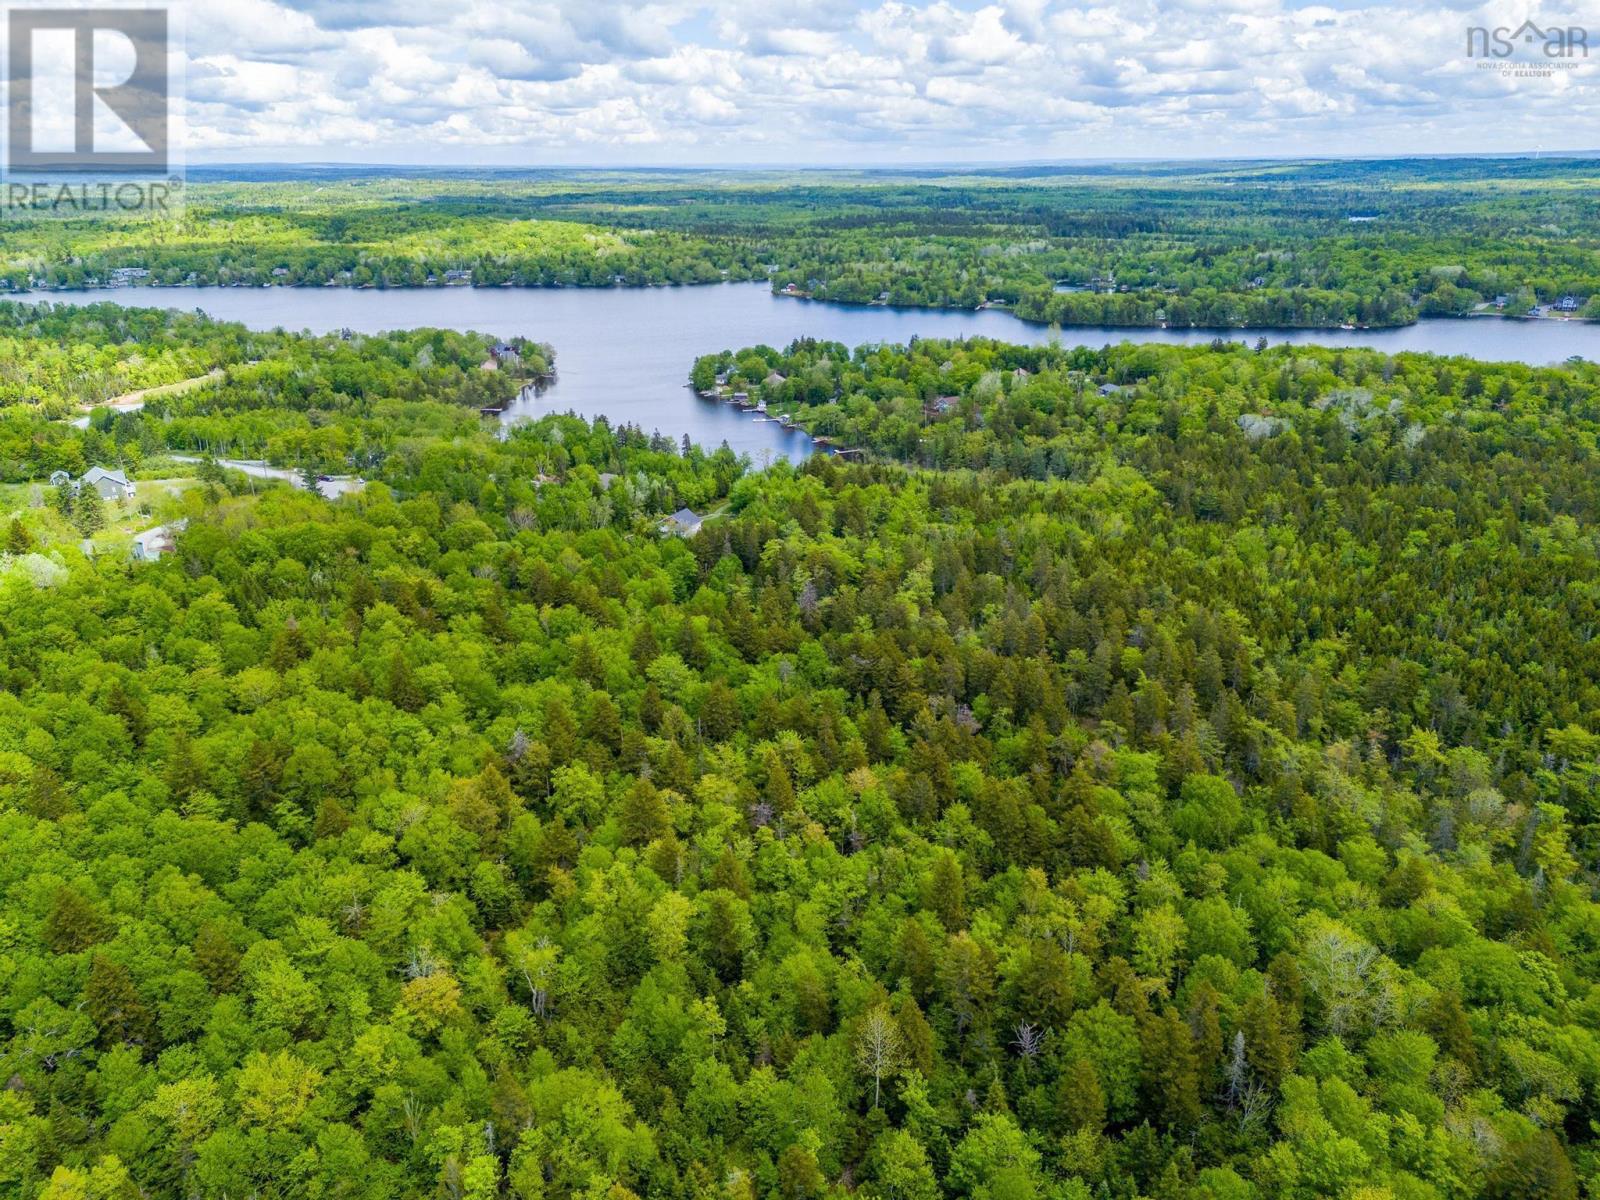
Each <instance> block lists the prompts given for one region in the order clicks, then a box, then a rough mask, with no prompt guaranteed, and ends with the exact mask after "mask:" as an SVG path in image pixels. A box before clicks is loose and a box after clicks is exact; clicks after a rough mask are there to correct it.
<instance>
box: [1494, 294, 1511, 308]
mask: <svg viewBox="0 0 1600 1200" xmlns="http://www.w3.org/2000/svg"><path fill="white" fill-rule="evenodd" d="M1510 303H1511V297H1510V296H1507V295H1505V294H1504V293H1501V294H1500V295H1498V296H1496V297H1495V298H1494V306H1495V307H1496V308H1504V307H1505V306H1506V305H1507V304H1510Z"/></svg>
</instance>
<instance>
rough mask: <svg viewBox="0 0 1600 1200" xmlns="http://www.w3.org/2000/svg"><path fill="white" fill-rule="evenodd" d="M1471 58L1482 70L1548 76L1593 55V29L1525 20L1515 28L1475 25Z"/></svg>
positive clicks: (1471, 32) (1471, 31) (1470, 35)
mask: <svg viewBox="0 0 1600 1200" xmlns="http://www.w3.org/2000/svg"><path fill="white" fill-rule="evenodd" d="M1467 57H1468V58H1470V59H1472V60H1474V61H1475V62H1476V64H1477V66H1478V69H1479V70H1487V71H1497V72H1499V73H1501V74H1504V75H1509V76H1515V77H1527V78H1548V77H1551V76H1554V75H1555V74H1556V73H1557V72H1558V71H1570V70H1572V69H1574V68H1575V67H1577V66H1579V65H1581V64H1583V63H1584V62H1585V61H1587V59H1588V57H1589V31H1588V29H1587V28H1585V27H1584V26H1582V25H1554V24H1552V25H1545V26H1540V25H1538V24H1536V23H1535V22H1533V21H1524V22H1522V24H1520V25H1517V26H1515V27H1513V26H1510V25H1500V26H1496V27H1494V28H1490V27H1488V26H1486V25H1474V26H1472V27H1471V28H1469V29H1468V30H1467Z"/></svg>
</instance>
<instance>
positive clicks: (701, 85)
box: [102, 0, 1600, 166]
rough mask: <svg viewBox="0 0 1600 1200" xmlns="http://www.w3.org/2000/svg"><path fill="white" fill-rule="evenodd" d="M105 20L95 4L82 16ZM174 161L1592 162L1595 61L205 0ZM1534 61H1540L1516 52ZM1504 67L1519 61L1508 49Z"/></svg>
mask: <svg viewBox="0 0 1600 1200" xmlns="http://www.w3.org/2000/svg"><path fill="white" fill-rule="evenodd" d="M102 2H103V0H102ZM175 11H177V12H178V14H179V24H181V25H182V26H183V40H184V52H183V59H184V64H183V65H184V70H185V75H186V82H185V90H186V92H187V102H186V105H185V116H184V124H185V126H186V131H185V136H184V141H185V144H186V146H187V155H188V159H189V161H190V162H191V163H207V162H228V161H232V162H366V163H397V164H410V165H460V166H466V165H485V164H496V165H504V166H566V165H594V166H600V165H608V166H632V165H700V164H708V165H711V164H729V165H734V164H749V165H763V164H784V165H787V164H828V165H846V166H849V165H871V164H911V163H919V164H920V163H938V162H949V163H974V162H985V163H992V162H1034V161H1059V160H1072V159H1081V158H1205V157H1219V156H1224V157H1239V156H1244V157H1279V156H1285V157H1297V156H1315V155H1390V154H1413V153H1458V154H1470V153H1483V152H1523V151H1549V152H1557V151H1562V150H1578V149H1593V148H1594V147H1595V146H1596V145H1600V135H1597V134H1596V133H1595V130H1596V128H1597V125H1596V118H1597V117H1600V10H1596V11H1594V12H1592V13H1591V14H1590V16H1591V19H1592V20H1593V21H1594V22H1595V31H1594V36H1593V38H1592V39H1590V40H1592V41H1593V42H1594V44H1595V48H1594V51H1593V59H1592V61H1591V60H1589V59H1587V58H1584V57H1583V56H1581V55H1579V54H1574V55H1573V56H1572V58H1571V59H1570V60H1557V61H1567V63H1568V65H1569V66H1570V69H1562V70H1555V71H1550V72H1548V73H1544V72H1539V71H1522V72H1518V71H1515V70H1507V69H1498V68H1500V64H1495V66H1494V68H1489V67H1486V66H1485V65H1484V62H1483V60H1481V59H1474V58H1471V57H1469V56H1468V32H1467V31H1468V29H1469V28H1471V27H1473V26H1482V27H1485V28H1490V29H1492V28H1496V27H1500V28H1507V29H1511V28H1515V27H1517V26H1519V25H1521V24H1522V22H1523V21H1524V20H1527V19H1532V20H1533V21H1534V22H1535V23H1536V24H1538V25H1539V26H1540V27H1541V28H1545V27H1549V26H1552V25H1555V26H1561V27H1566V26H1580V25H1581V24H1582V22H1583V19H1584V17H1583V14H1582V12H1581V11H1580V10H1579V9H1577V8H1574V7H1571V6H1553V5H1534V4H1527V3H1520V2H1513V3H1502V4H1487V5H1468V4H1459V5H1453V4H1440V3H1420V2H1417V0H1398V2H1395V3H1383V4H1351V3H1333V4H1306V3H1294V2H1288V3H1285V2H1282V0H1175V2H1174V0H1168V2H1165V3H1153V2H1148V0H1135V2H1131V3H1118V4H1110V5H1099V6H1095V5H1084V4H1076V3H1057V2H1055V0H996V2H992V3H991V2H977V3H973V2H951V0H935V2H931V3H928V2H919V3H910V2H905V0H716V2H713V3H694V2H687V0H686V2H682V3H680V2H678V0H665V2H662V3H648V2H647V3H642V4H622V3H610V2H607V0H584V2H569V0H494V2H493V3H486V2H483V0H444V2H442V3H431V4H421V3H415V2H413V3H405V4H399V3H388V2H383V0H203V2H201V3H194V4H187V3H180V4H179V5H176V6H175ZM1534 57H1536V58H1537V57H1540V56H1534ZM1514 58H1515V60H1516V61H1522V62H1526V61H1531V60H1530V59H1529V58H1528V52H1527V51H1525V50H1523V49H1521V48H1519V50H1518V52H1517V54H1516V55H1515V56H1514Z"/></svg>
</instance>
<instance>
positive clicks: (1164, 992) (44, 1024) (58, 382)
mask: <svg viewBox="0 0 1600 1200" xmlns="http://www.w3.org/2000/svg"><path fill="white" fill-rule="evenodd" d="M591 203H595V204H599V203H601V201H599V200H596V201H591ZM1571 203H1572V204H1573V205H1575V206H1579V207H1581V206H1582V205H1586V204H1588V203H1590V201H1588V200H1586V199H1582V198H1577V199H1574V200H1573V201H1572V202H1571ZM1472 269H1474V270H1477V269H1480V268H1478V267H1473V268H1472ZM1562 286H1565V285H1564V284H1563V285H1562ZM510 332H512V331H496V330H486V331H484V332H483V333H481V334H462V333H451V332H447V331H440V330H414V331H407V332H398V333H392V334H383V335H372V336H367V335H358V334H335V335H331V336H327V337H313V336H308V335H297V334H290V333H283V332H275V333H257V332H252V331H249V330H246V329H244V328H243V327H242V326H237V325H228V324H222V323H217V322H213V321H209V320H206V319H204V318H202V317H199V316H194V315H180V314H173V313H166V312H158V311H154V310H124V309H119V308H116V307H114V306H110V305H91V306H88V307H82V308H76V307H69V306H42V307H32V306H24V305H4V306H0V500H4V502H5V508H4V511H3V512H0V521H3V533H4V543H5V544H4V553H3V554H0V846H3V853H0V887H3V889H4V890H3V893H0V894H3V896H4V903H3V905H0V1080H3V1081H4V1086H3V1088H0V1190H3V1191H4V1192H5V1194H8V1195H17V1196H19V1197H24V1198H25V1200H36V1198H37V1200H78V1198H80V1197H82V1198H92V1200H124V1198H127V1200H133V1198H135V1197H205V1198H207V1200H210V1198H216V1200H222V1198H224V1197H232V1198H237V1197H243V1196H255V1197H284V1198H288V1197H306V1196H310V1197H359V1198H371V1200H380V1198H389V1197H394V1198H402V1197H419V1198H420V1197H471V1198H472V1200H487V1198H490V1197H500V1196H508V1197H517V1198H519V1200H564V1198H569V1197H570V1198H578V1197H588V1198H597V1200H598V1198H602V1197H603V1198H605V1200H627V1198H628V1197H633V1196H637V1197H642V1198H654V1197H682V1198H684V1200H689V1198H700V1197H719V1198H725V1200H821V1198H823V1197H833V1198H843V1197H846V1196H850V1195H859V1196H862V1197H872V1198H881V1200H940V1198H944V1197H949V1198H951V1200H1035V1198H1037V1200H1093V1198H1099V1197H1117V1198H1128V1200H1133V1198H1135V1197H1148V1198H1150V1200H1176V1198H1180V1197H1194V1198H1196V1200H1269V1198H1272V1200H1276V1198H1280V1197H1281V1198H1289V1200H1302V1198H1303V1200H1313V1198H1319V1197H1338V1198H1341V1200H1346V1198H1348V1200H1356V1198H1360V1200H1446V1198H1454V1197H1489V1198H1493V1200H1524V1198H1530V1197H1531V1198H1549V1200H1578V1198H1579V1197H1580V1196H1593V1195H1594V1194H1595V1189H1596V1188H1597V1187H1600V1152H1597V1149H1596V1128H1597V1124H1596V1123H1597V1121H1600V1037H1597V1033H1596V1030H1597V1028H1600V989H1597V987H1596V983H1597V980H1600V943H1597V939H1596V931H1597V930H1600V906H1597V902H1596V851H1597V848H1600V813H1597V810H1596V796H1597V791H1596V788H1597V783H1600V690H1597V689H1600V660H1597V650H1596V642H1595V632H1596V629H1597V627H1600V626H1597V622H1600V546H1597V543H1596V535H1595V528H1596V519H1597V516H1600V511H1597V510H1600V471H1597V469H1596V468H1597V466H1600V464H1597V460H1596V454H1597V449H1596V434H1597V432H1600V409H1597V407H1596V399H1595V397H1596V396H1597V394H1600V387H1597V385H1600V377H1597V374H1596V372H1597V370H1600V368H1596V367H1595V366H1593V365H1591V364H1587V363H1570V364H1566V365H1562V366H1556V367H1548V368H1531V367H1522V366H1515V365H1504V364H1487V363H1476V362H1472V361H1469V360H1465V359H1439V358H1433V357H1429V356H1421V355H1399V356H1392V357H1391V356H1385V355H1380V354H1376V353H1373V352H1370V351H1331V350H1317V349H1311V348H1306V347H1276V348H1261V349H1251V348H1247V347H1244V346H1233V345H1226V344H1218V345H1216V346H1213V347H1204V346H1202V347H1197V348H1180V347H1158V346H1142V347H1136V346H1129V345H1123V346H1115V347H1109V348H1106V349H1104V350H1100V351H1068V350H1064V349H1061V348H1055V347H1023V346H1013V345H1007V344H1003V343H995V342H982V341H969V342H937V343H935V342H921V343H917V344H915V345H912V346H882V347H862V348H850V347H845V346H841V345H835V344H827V343H816V342H799V343H796V344H794V345H792V346H789V347H786V348H783V349H774V348H766V347H756V348H739V349H731V350H729V351H728V352H727V353H724V354H718V355H713V356H710V357H708V358H705V359H702V360H700V361H699V362H696V363H693V364H691V363H689V362H687V361H686V362H685V363H684V368H685V371H686V372H687V371H690V369H691V367H692V380H693V382H694V383H695V385H696V386H697V387H700V388H703V389H704V390H709V391H713V392H715V390H716V389H718V388H727V389H729V390H730V391H731V390H733V389H735V388H737V389H740V390H745V391H747V392H748V394H750V395H752V396H757V397H760V398H761V399H763V400H765V401H766V402H767V405H768V411H769V412H773V413H783V414H785V415H788V416H789V417H790V419H792V420H794V421H796V422H798V423H800V424H802V425H803V426H805V427H807V428H809V429H811V430H813V431H814V432H815V433H816V434H818V435H819V436H822V437H828V438H831V439H833V440H834V441H835V442H836V443H837V444H838V445H839V446H841V447H846V448H849V449H853V450H857V451H859V452H860V453H859V454H858V455H855V456H852V458H851V459H850V460H845V459H841V458H839V457H834V456H830V455H826V454H819V455H816V456H814V457H813V458H811V459H810V460H808V461H807V462H806V463H804V464H803V465H800V466H795V465H791V464H787V463H778V464H777V465H775V466H773V467H771V468H769V469H766V470H763V471H759V472H758V471H752V470H751V469H750V464H748V463H747V462H743V461H741V460H739V459H738V458H737V457H736V456H734V455H733V454H732V453H731V452H729V451H727V450H726V449H710V448H700V447H694V446H680V445H678V444H676V443H675V442H673V441H672V440H670V439H667V438H664V437H661V436H659V435H656V434H654V431H646V430H641V429H637V428H632V427H625V426H617V427H613V426H612V425H611V424H609V423H607V422H605V421H604V420H600V421H596V422H594V423H592V424H588V423H585V422H582V421H579V420H577V419H575V418H572V417H563V416H549V417H546V418H544V419H542V420H539V421H537V422H531V423H525V424H521V425H517V426H513V427H511V428H509V429H506V430H501V429H500V428H499V427H498V425H497V424H496V423H494V422H493V421H491V420H487V419H486V418H485V417H484V416H483V415H482V410H484V409H486V408H490V409H492V408H494V407H496V406H498V405H500V404H503V403H504V401H505V400H506V399H507V398H508V397H509V396H510V395H512V394H513V393H514V392H515V391H517V390H518V389H520V388H522V387H525V386H528V385H529V384H532V383H537V382H538V381H539V380H541V379H547V378H548V377H549V374H550V372H551V371H552V370H553V369H555V366H556V364H557V363H558V362H559V352H560V347H559V346H557V347H555V348H554V349H553V350H551V349H550V348H548V347H544V346H542V345H540V344H539V343H538V342H537V341H534V340H530V339H529V338H527V337H524V338H507V334H509V333H510ZM532 332H533V334H534V335H535V336H536V335H537V331H532ZM183 383H189V384H190V385H191V386H187V387H184V388H182V389H179V390H165V391H154V392H148V393H146V398H145V399H144V401H143V407H142V408H132V407H128V406H126V405H123V406H114V405H111V404H109V403H108V402H109V401H113V400H115V399H117V398H118V397H121V396H124V395H125V394H127V393H129V392H133V391H144V390H145V389H159V388H171V386H172V385H176V384H183ZM82 410H88V411H87V412H86V414H85V415H86V416H87V420H86V421H84V422H82V423H81V424H73V423H72V421H71V420H70V418H71V416H72V414H73V413H75V412H78V411H82ZM246 458H248V459H261V460H264V461H266V462H268V463H270V464H273V465H276V466H278V467H281V468H285V469H287V470H290V471H293V472H297V473H298V475H299V479H298V481H299V482H301V483H302V486H300V487H294V486H289V484H288V483H279V482H273V481H271V480H262V479H258V478H255V477H252V476H249V475H246V474H244V473H241V472H239V471H237V470H233V469H230V468H228V467H227V466H225V465H224V464H223V461H222V460H224V459H226V460H230V461H231V460H236V459H246ZM189 460H195V461H189ZM94 466H101V467H102V468H106V469H115V470H117V471H121V472H125V473H126V475H127V477H128V479H129V480H130V481H131V483H132V484H134V485H136V488H137V490H136V491H134V490H130V492H129V493H128V495H127V496H126V497H125V498H113V499H111V500H107V501H104V502H102V501H101V500H99V499H96V498H92V491H91V492H86V491H85V490H84V488H85V486H86V485H85V484H84V480H85V479H86V478H87V475H86V474H85V472H87V471H88V470H89V469H90V468H92V467H94ZM333 472H338V473H356V472H359V473H360V475H361V476H362V477H363V480H364V482H365V487H364V489H363V490H361V491H360V492H359V493H358V494H351V495H346V496H344V497H343V498H341V499H338V500H336V501H330V500H327V499H323V498H321V497H320V496H319V495H316V494H314V493H315V492H316V490H317V488H316V485H317V483H318V480H319V477H320V476H321V475H322V474H326V473H333ZM56 473H60V474H61V475H62V476H65V477H66V478H65V479H63V481H62V482H60V483H59V484H57V485H54V486H52V485H51V484H50V482H49V481H50V479H51V477H52V475H53V474H56ZM75 483H76V491H74V484H75ZM684 510H689V511H688V513H687V515H684ZM669 518H671V519H669ZM156 521H160V522H162V523H163V528H164V529H166V530H169V531H170V537H171V549H170V551H162V552H160V553H158V554H155V555H154V557H153V560H151V561H131V560H130V557H129V551H128V544H127V540H126V537H127V531H129V530H134V529H137V528H140V527H142V526H144V525H146V524H149V523H151V522H156Z"/></svg>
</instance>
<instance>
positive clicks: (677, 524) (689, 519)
mask: <svg viewBox="0 0 1600 1200" xmlns="http://www.w3.org/2000/svg"><path fill="white" fill-rule="evenodd" d="M704 523H705V518H704V517H701V516H699V515H698V514H697V513H696V512H695V511H694V509H692V508H680V509H679V510H678V511H677V512H675V513H673V514H672V515H671V516H670V517H668V518H667V519H666V520H665V521H663V522H661V532H662V533H672V534H676V535H677V536H678V537H693V536H694V535H695V534H697V533H699V532H700V526H701V525H703V524H704Z"/></svg>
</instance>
